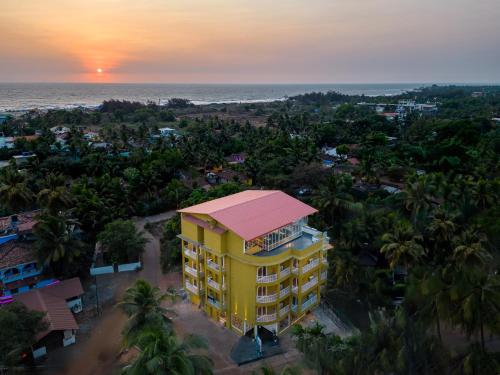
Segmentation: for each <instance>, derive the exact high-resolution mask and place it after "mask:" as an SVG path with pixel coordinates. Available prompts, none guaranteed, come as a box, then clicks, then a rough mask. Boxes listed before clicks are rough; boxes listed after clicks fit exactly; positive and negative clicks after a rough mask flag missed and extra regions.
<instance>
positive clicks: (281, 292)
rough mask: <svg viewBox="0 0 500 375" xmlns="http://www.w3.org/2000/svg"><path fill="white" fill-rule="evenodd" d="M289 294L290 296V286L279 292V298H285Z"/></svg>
mask: <svg viewBox="0 0 500 375" xmlns="http://www.w3.org/2000/svg"><path fill="white" fill-rule="evenodd" d="M289 294H290V285H289V286H287V287H286V288H283V289H281V290H280V298H283V297H286V296H287V295H289Z"/></svg>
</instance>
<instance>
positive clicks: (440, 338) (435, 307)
mask: <svg viewBox="0 0 500 375" xmlns="http://www.w3.org/2000/svg"><path fill="white" fill-rule="evenodd" d="M434 309H436V329H437V335H438V338H439V342H440V343H441V344H442V343H443V338H442V337H441V322H440V321H439V313H438V309H437V303H436V302H434Z"/></svg>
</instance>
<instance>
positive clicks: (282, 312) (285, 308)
mask: <svg viewBox="0 0 500 375" xmlns="http://www.w3.org/2000/svg"><path fill="white" fill-rule="evenodd" d="M289 311H290V305H285V306H283V307H282V308H281V309H280V317H283V316H285V315H286V314H288V312H289Z"/></svg>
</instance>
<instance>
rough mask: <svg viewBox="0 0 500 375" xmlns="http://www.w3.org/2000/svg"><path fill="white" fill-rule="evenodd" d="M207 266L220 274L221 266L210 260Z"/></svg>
mask: <svg viewBox="0 0 500 375" xmlns="http://www.w3.org/2000/svg"><path fill="white" fill-rule="evenodd" d="M207 266H208V268H211V269H212V270H214V271H217V272H219V270H220V266H219V265H218V264H217V263H215V262H214V261H212V260H210V259H208V260H207Z"/></svg>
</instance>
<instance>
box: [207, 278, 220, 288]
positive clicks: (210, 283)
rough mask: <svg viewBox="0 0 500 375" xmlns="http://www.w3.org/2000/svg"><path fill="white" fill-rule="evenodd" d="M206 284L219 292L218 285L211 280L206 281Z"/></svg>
mask: <svg viewBox="0 0 500 375" xmlns="http://www.w3.org/2000/svg"><path fill="white" fill-rule="evenodd" d="M207 284H208V285H209V286H211V287H212V288H214V289H216V290H220V284H219V283H218V282H216V281H213V280H212V279H207Z"/></svg>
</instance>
